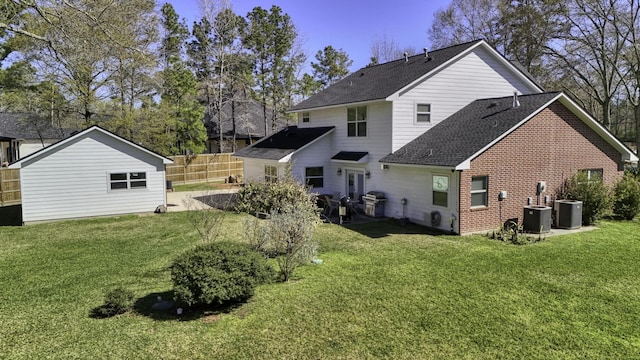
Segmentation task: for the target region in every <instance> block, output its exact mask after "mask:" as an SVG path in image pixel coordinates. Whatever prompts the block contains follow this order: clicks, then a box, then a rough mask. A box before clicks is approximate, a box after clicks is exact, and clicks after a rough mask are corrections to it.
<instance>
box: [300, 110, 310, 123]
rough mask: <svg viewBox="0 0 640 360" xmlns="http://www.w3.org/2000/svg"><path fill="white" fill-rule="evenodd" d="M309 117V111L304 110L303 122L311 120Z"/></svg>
mask: <svg viewBox="0 0 640 360" xmlns="http://www.w3.org/2000/svg"><path fill="white" fill-rule="evenodd" d="M309 119H310V117H309V113H308V112H303V113H302V122H303V123H306V122H309Z"/></svg>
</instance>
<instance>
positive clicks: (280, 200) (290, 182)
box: [236, 171, 317, 215]
mask: <svg viewBox="0 0 640 360" xmlns="http://www.w3.org/2000/svg"><path fill="white" fill-rule="evenodd" d="M297 203H303V204H308V205H310V206H313V207H314V208H316V207H317V206H316V203H315V199H314V195H312V194H310V193H309V192H308V191H307V188H306V187H305V186H304V185H302V184H301V183H300V182H298V181H296V180H295V179H294V178H293V177H292V176H291V174H290V171H287V174H286V175H285V176H282V177H280V178H278V181H276V182H252V181H249V182H247V183H246V184H245V186H244V187H242V188H240V190H239V191H238V203H237V205H236V210H237V211H239V212H246V213H248V214H253V215H255V214H256V213H265V214H271V213H273V212H275V213H279V212H281V211H282V209H283V208H284V207H285V206H288V205H291V204H297Z"/></svg>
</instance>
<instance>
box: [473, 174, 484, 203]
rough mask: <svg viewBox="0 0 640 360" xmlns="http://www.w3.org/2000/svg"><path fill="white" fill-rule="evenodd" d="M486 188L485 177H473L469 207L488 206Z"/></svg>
mask: <svg viewBox="0 0 640 360" xmlns="http://www.w3.org/2000/svg"><path fill="white" fill-rule="evenodd" d="M487 186H488V177H487V176H474V177H472V178H471V207H483V206H488V202H487V189H488V187H487Z"/></svg>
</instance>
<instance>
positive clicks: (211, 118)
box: [204, 100, 288, 140]
mask: <svg viewBox="0 0 640 360" xmlns="http://www.w3.org/2000/svg"><path fill="white" fill-rule="evenodd" d="M263 111H264V110H263V108H262V105H261V104H260V103H259V102H257V101H255V100H250V101H248V102H236V103H235V109H232V106H231V102H227V103H226V104H224V106H223V107H222V135H223V136H224V137H225V138H229V137H232V136H233V133H234V131H233V121H232V119H231V117H232V113H235V114H234V115H235V117H236V122H235V133H236V138H238V139H259V138H262V137H264V113H263ZM272 114H273V111H272V110H271V109H269V108H267V117H268V119H270V118H271V115H272ZM204 125H205V127H206V128H207V134H208V136H209V139H213V140H215V139H216V138H217V137H218V136H220V133H219V131H218V119H217V115H216V114H206V115H205V119H204ZM287 125H288V124H287V119H282V118H278V119H277V120H276V131H280V130H282V129H284V128H285V127H287ZM269 128H271V125H269Z"/></svg>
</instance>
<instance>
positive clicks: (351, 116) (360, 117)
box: [347, 106, 367, 137]
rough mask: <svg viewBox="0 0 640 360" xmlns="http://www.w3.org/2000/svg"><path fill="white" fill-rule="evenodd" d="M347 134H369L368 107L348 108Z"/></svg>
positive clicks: (359, 135)
mask: <svg viewBox="0 0 640 360" xmlns="http://www.w3.org/2000/svg"><path fill="white" fill-rule="evenodd" d="M347 136H349V137H363V136H367V107H366V106H357V107H351V108H347Z"/></svg>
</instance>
